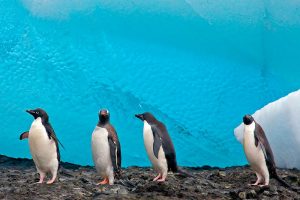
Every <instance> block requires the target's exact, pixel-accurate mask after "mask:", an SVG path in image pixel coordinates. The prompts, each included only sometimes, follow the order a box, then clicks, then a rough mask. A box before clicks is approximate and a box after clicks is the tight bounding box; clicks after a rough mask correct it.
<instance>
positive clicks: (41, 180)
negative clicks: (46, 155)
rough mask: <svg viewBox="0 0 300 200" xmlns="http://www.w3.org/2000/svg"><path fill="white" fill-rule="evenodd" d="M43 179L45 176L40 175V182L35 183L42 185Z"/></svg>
mask: <svg viewBox="0 0 300 200" xmlns="http://www.w3.org/2000/svg"><path fill="white" fill-rule="evenodd" d="M44 178H45V174H43V173H40V180H39V182H37V183H39V184H41V183H43V182H44Z"/></svg>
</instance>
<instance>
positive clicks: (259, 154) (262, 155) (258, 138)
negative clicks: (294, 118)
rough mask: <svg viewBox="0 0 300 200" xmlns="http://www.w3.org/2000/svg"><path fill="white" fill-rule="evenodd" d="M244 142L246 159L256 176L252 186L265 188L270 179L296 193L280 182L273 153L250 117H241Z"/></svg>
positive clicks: (259, 128)
mask: <svg viewBox="0 0 300 200" xmlns="http://www.w3.org/2000/svg"><path fill="white" fill-rule="evenodd" d="M243 122H244V141H243V147H244V151H245V154H246V158H247V160H248V162H249V164H250V166H251V168H252V169H253V170H254V172H255V173H256V176H257V180H256V182H255V183H254V184H252V185H259V186H267V185H269V180H270V178H274V179H276V180H277V181H278V182H279V183H281V184H282V185H283V186H285V187H287V188H289V189H291V190H294V191H298V189H297V188H293V187H291V186H290V185H289V184H287V183H286V182H285V181H284V180H282V179H281V178H280V177H279V176H278V174H277V172H276V165H275V161H274V156H273V152H272V149H271V146H270V144H269V142H268V139H267V137H266V135H265V133H264V130H263V129H262V127H261V126H260V125H259V124H258V123H257V122H256V121H255V120H254V118H253V117H252V116H251V115H245V116H244V117H243Z"/></svg>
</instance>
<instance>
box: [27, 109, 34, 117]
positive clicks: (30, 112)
mask: <svg viewBox="0 0 300 200" xmlns="http://www.w3.org/2000/svg"><path fill="white" fill-rule="evenodd" d="M26 112H28V113H29V114H31V115H32V116H34V115H35V112H34V111H33V110H26Z"/></svg>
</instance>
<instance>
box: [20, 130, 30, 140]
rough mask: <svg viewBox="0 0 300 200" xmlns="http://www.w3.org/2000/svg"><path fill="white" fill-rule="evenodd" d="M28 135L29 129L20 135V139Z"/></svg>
mask: <svg viewBox="0 0 300 200" xmlns="http://www.w3.org/2000/svg"><path fill="white" fill-rule="evenodd" d="M28 136H29V131H26V132H24V133H22V134H21V135H20V140H24V139H26V138H28Z"/></svg>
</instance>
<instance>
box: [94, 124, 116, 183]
mask: <svg viewBox="0 0 300 200" xmlns="http://www.w3.org/2000/svg"><path fill="white" fill-rule="evenodd" d="M92 154H93V161H94V164H95V168H96V170H97V172H98V173H99V174H100V176H102V178H104V177H106V176H109V175H110V174H111V173H113V166H112V161H111V157H110V148H109V143H108V132H107V130H106V129H105V128H101V127H96V128H95V130H94V132H93V134H92Z"/></svg>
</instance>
